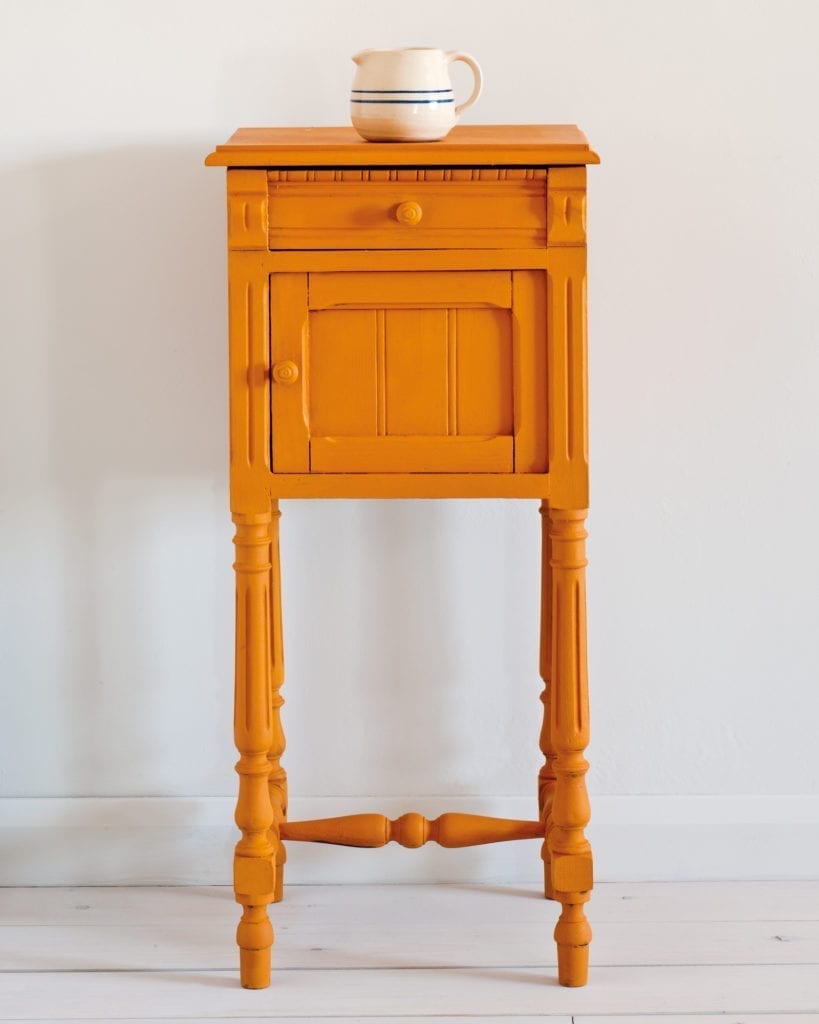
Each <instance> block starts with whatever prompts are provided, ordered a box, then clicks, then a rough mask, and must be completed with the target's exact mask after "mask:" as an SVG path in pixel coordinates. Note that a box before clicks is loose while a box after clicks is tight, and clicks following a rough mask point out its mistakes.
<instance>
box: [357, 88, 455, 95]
mask: <svg viewBox="0 0 819 1024" xmlns="http://www.w3.org/2000/svg"><path fill="white" fill-rule="evenodd" d="M351 92H354V93H376V94H377V95H379V96H385V95H386V94H387V93H399V92H411V93H417V92H452V90H451V89H352V90H351Z"/></svg>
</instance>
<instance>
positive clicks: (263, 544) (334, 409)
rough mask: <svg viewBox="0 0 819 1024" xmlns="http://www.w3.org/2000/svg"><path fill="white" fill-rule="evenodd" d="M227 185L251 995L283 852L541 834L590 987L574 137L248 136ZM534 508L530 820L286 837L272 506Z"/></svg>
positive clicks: (238, 881) (236, 148) (581, 344)
mask: <svg viewBox="0 0 819 1024" xmlns="http://www.w3.org/2000/svg"><path fill="white" fill-rule="evenodd" d="M206 162H207V163H208V164H209V165H211V166H220V167H226V168H227V199H228V249H229V257H228V260H229V264H228V266H229V322H230V326H229V333H230V439H231V443H230V491H231V509H232V515H233V521H234V523H235V525H236V537H235V545H236V563H235V569H236V694H235V700H236V704H235V735H236V745H237V747H238V749H239V752H240V755H241V756H240V758H239V762H238V764H237V766H236V767H237V771H238V773H239V799H238V804H237V808H236V822H237V824H238V826H239V828H240V829H241V832H242V838H241V839H240V840H239V843H238V845H237V847H236V857H235V862H234V864H235V868H234V883H235V890H236V899H237V901H238V902H239V903H241V904H242V905H243V908H244V912H243V914H242V918H241V921H240V923H239V928H238V933H237V939H238V943H239V947H240V963H241V981H242V984H243V985H244V986H245V987H248V988H263V987H265V986H266V985H268V984H269V983H270V947H271V945H272V942H273V930H272V928H271V925H270V921H269V919H268V916H267V905H268V904H269V903H271V902H275V901H277V900H280V899H281V898H282V893H283V870H284V862H285V847H284V845H283V840H285V839H287V840H301V841H311V842H325V843H336V844H341V845H346V846H362V847H373V846H383V845H384V844H385V843H388V842H390V841H393V842H398V843H401V844H402V845H403V846H407V847H418V846H421V845H423V844H424V843H425V842H427V841H435V842H438V843H441V844H442V845H444V846H449V847H453V846H471V845H476V844H480V843H493V842H500V841H503V840H510V839H523V838H533V837H543V838H544V842H543V844H542V853H541V856H542V858H543V863H544V881H545V895H546V897H547V898H548V899H554V900H557V901H559V902H560V903H561V904H562V913H561V915H560V919H559V921H558V923H557V927H556V929H555V939H556V941H557V948H558V976H559V980H560V983H561V984H563V985H583V984H584V983H585V982H586V978H587V973H588V946H589V941H590V939H591V930H590V928H589V925H588V922H587V920H586V916H585V912H584V904H585V903H586V902H587V900H588V899H589V892H590V890H591V887H592V859H591V850H590V847H589V843H588V841H587V840H586V838H585V835H584V827H585V826H586V824H587V823H588V820H589V802H588V797H587V794H586V786H585V779H584V776H585V773H586V769H587V767H588V765H587V762H586V760H585V758H584V753H583V752H584V749H585V747H586V745H587V743H588V737H589V716H588V693H587V676H586V613H585V565H586V558H585V538H586V532H585V529H584V522H585V517H586V509H587V506H588V458H587V409H586V394H587V391H586V336H585V335H586V167H585V165H586V164H591V163H597V162H598V158H597V156H596V155H595V154H594V153H593V152H592V151H591V150H590V149H589V147H588V144H587V141H586V138H585V136H584V135H583V134H582V133H581V132H580V131H579V130H578V129H577V128H575V127H573V126H568V125H553V126H489V125H481V126H477V127H457V128H455V129H454V130H453V131H452V132H451V133H450V135H448V136H447V138H446V139H444V140H443V141H441V142H433V143H408V144H404V143H393V144H381V145H378V144H372V143H365V142H363V141H362V140H361V139H359V138H358V136H357V135H356V134H355V133H354V132H353V130H352V129H351V128H281V129H272V128H271V129H266V128H258V129H254V128H247V129H241V130H239V131H238V132H236V134H235V135H233V136H232V138H231V139H230V140H229V141H228V142H227V143H226V144H225V145H223V146H218V147H217V149H216V150H215V151H214V152H213V153H212V154H211V155H210V156H209V157H208V158H207V161H206ZM415 497H418V498H451V497H458V498H485V497H502V498H537V499H539V500H540V511H541V516H542V535H543V543H542V579H543V587H542V613H541V658H540V674H541V676H542V678H543V683H544V689H543V692H542V694H541V700H542V702H543V705H544V716H543V728H542V732H541V737H540V746H541V750H542V752H543V755H544V759H545V763H544V766H543V768H542V769H541V771H540V776H539V779H538V803H539V814H538V816H537V818H534V816H533V820H532V821H510V820H505V819H500V818H484V817H478V816H474V815H464V814H443V815H441V816H440V817H439V818H437V819H435V820H434V821H427V820H426V819H425V818H422V817H421V816H420V815H419V814H413V813H410V814H405V815H403V816H402V817H400V818H398V819H397V820H395V821H390V820H389V819H387V818H385V817H382V816H381V815H375V814H359V815H350V816H347V817H341V818H333V819H325V820H322V821H310V822H305V821H302V822H294V821H288V820H287V779H286V775H285V772H284V769H283V768H282V765H281V755H282V752H283V750H284V734H283V732H282V727H281V721H280V715H279V709H280V707H281V705H282V698H281V696H280V692H279V690H280V687H281V684H282V679H283V674H284V672H283V664H284V663H283V652H282V627H281V594H280V574H279V509H278V502H279V499H280V498H415Z"/></svg>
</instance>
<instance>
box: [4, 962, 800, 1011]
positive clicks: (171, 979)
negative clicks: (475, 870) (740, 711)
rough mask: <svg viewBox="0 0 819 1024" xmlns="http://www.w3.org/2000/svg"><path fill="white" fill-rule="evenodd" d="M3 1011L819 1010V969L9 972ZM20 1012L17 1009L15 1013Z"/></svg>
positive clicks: (776, 967)
mask: <svg viewBox="0 0 819 1024" xmlns="http://www.w3.org/2000/svg"><path fill="white" fill-rule="evenodd" d="M3 995H4V1002H5V1005H6V1007H8V1009H7V1010H6V1011H5V1014H6V1016H12V1015H13V1016H14V1017H16V1018H20V1019H25V1020H32V1019H43V1018H45V1019H48V1018H54V1017H63V1018H68V1019H80V1020H89V1019H99V1018H103V1019H108V1020H125V1019H128V1018H133V1017H135V1016H141V1017H147V1018H148V1019H150V1018H151V1016H152V1015H153V1016H154V1017H160V1018H161V1017H173V1016H188V1017H196V1016H199V1017H208V1016H209V1015H210V1016H216V1017H219V1016H223V1017H229V1016H237V1017H242V1016H247V1017H253V1016H263V1017H264V1016H267V1017H272V1018H273V1019H276V1018H277V1017H288V1016H290V1017H295V1016H301V1017H304V1016H307V1017H309V1016H313V1017H325V1016H334V1015H335V1016H337V1015H338V1014H339V1010H342V1012H343V1015H345V1016H352V1017H355V1016H362V1017H373V1016H382V1017H396V1016H410V1017H411V1016H434V1015H437V1016H448V1015H453V1016H454V1015H460V1016H471V1017H480V1016H483V1015H490V1016H491V1015H495V1016H503V1015H504V1014H508V1012H509V1009H510V1007H514V1012H515V1014H524V1015H525V1014H543V1013H544V1012H547V1013H551V1014H558V1015H559V1014H564V1015H565V1014H575V1015H578V1016H582V1015H583V1014H635V1013H665V1014H668V1013H678V1014H679V1013H686V1012H688V1013H712V1014H716V1013H751V1012H756V1013H783V1012H794V1011H803V1012H809V1011H810V1012H815V1011H816V1008H817V1007H819V971H817V969H816V967H815V966H813V965H811V966H807V967H805V966H794V965H779V966H773V967H771V966H761V967H760V966H754V967H709V968H702V967H597V968H596V969H595V972H594V974H593V976H592V980H591V982H590V984H589V985H587V986H586V987H585V988H581V989H565V988H561V987H560V986H559V985H558V984H557V981H556V979H555V977H554V973H553V972H547V971H543V970H533V969H531V968H511V967H495V968H488V967H484V968H473V969H469V970H447V969H443V970H394V969H386V970H369V969H363V970H340V971H312V970H311V971H298V970H277V971H275V972H274V979H273V985H272V986H271V987H270V988H269V989H265V990H262V991H259V992H248V991H245V990H243V989H241V988H239V987H238V986H237V984H236V978H235V974H234V973H233V972H232V971H224V972H215V971H213V972H203V971H164V972H161V971H151V972H122V973H118V972H106V971H101V972H91V973H86V974H83V973H78V972H74V971H71V972H65V973H42V974H38V975H36V976H34V975H32V974H28V973H15V974H6V975H4V977H3ZM12 1008H13V1010H12Z"/></svg>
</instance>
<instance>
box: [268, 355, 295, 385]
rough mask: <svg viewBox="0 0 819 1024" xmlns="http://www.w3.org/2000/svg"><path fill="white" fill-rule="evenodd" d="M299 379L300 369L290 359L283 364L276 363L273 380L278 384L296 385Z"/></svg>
mask: <svg viewBox="0 0 819 1024" xmlns="http://www.w3.org/2000/svg"><path fill="white" fill-rule="evenodd" d="M298 379H299V368H298V366H296V364H295V363H291V362H290V360H289V359H287V360H285V361H284V362H283V363H276V365H275V366H274V367H273V380H275V381H276V383H277V384H295V383H296V381H297V380H298Z"/></svg>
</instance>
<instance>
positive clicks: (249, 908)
mask: <svg viewBox="0 0 819 1024" xmlns="http://www.w3.org/2000/svg"><path fill="white" fill-rule="evenodd" d="M233 521H234V523H235V524H236V536H235V537H234V543H235V545H236V562H235V563H234V568H235V570H236V690H235V704H234V708H235V711H234V735H235V740H236V746H237V748H238V750H239V754H240V757H239V760H238V762H237V764H236V771H237V772H238V773H239V798H238V801H237V804H236V824H237V825H238V826H239V828H240V829H241V832H242V838H241V839H240V840H239V842H238V843H237V844H236V854H235V857H234V872H233V880H234V889H235V893H236V900H237V902H238V903H241V904H242V906H243V907H244V910H243V913H242V918H241V921H240V922H239V927H238V929H237V931H236V940H237V942H238V944H239V952H240V974H241V982H242V985H243V986H244V987H245V988H265V987H266V986H267V985H269V984H270V947H271V946H272V944H273V928H272V927H271V924H270V920H269V918H268V916H267V905H268V903H270V902H272V901H273V899H274V896H275V872H276V847H277V844H278V822H277V821H276V817H275V813H274V810H273V804H272V803H271V799H270V790H269V784H268V778H269V774H270V762H269V760H268V755H269V753H270V750H271V748H272V747H273V743H274V728H273V717H274V715H273V687H274V683H273V679H274V671H273V660H272V658H271V639H272V637H271V622H272V616H271V609H272V605H273V603H274V602H273V597H272V594H271V579H272V577H271V559H270V554H271V535H272V532H273V531H272V524H273V522H274V521H275V522H277V520H276V519H274V516H273V515H272V513H271V512H264V513H252V514H245V515H242V514H236V515H234V517H233ZM277 711H278V709H277Z"/></svg>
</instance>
